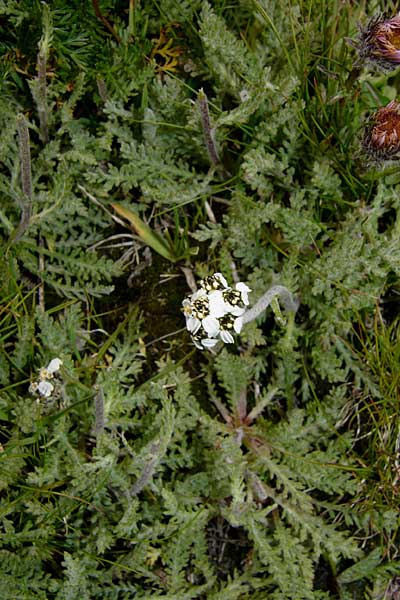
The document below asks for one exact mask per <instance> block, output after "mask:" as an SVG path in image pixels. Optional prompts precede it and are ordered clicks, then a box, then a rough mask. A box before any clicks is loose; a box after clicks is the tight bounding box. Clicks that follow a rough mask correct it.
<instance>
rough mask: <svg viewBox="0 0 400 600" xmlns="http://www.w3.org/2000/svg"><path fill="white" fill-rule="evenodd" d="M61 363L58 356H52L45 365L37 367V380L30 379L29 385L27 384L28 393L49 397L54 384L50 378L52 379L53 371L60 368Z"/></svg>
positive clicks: (55, 371)
mask: <svg viewBox="0 0 400 600" xmlns="http://www.w3.org/2000/svg"><path fill="white" fill-rule="evenodd" d="M62 364H63V363H62V360H61V359H60V358H53V360H51V361H50V362H49V364H48V365H47V367H42V368H41V369H39V380H38V381H32V383H31V385H30V386H29V391H30V393H31V394H39V396H44V397H45V398H49V397H50V396H51V394H52V393H53V391H54V385H53V384H52V383H51V381H50V380H51V379H54V375H55V373H57V372H58V371H59V370H60V367H61V365H62Z"/></svg>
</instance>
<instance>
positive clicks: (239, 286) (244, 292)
mask: <svg viewBox="0 0 400 600" xmlns="http://www.w3.org/2000/svg"><path fill="white" fill-rule="evenodd" d="M235 287H236V289H237V290H238V292H241V294H242V300H243V302H244V303H245V304H246V305H247V304H248V303H249V299H248V297H247V295H248V293H249V292H251V289H250V288H249V287H248V286H247V285H246V284H245V283H243V282H242V281H239V283H237V284H236V286H235Z"/></svg>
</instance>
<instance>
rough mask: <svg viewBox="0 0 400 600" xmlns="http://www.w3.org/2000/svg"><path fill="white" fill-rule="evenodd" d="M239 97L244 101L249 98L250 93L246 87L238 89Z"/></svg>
mask: <svg viewBox="0 0 400 600" xmlns="http://www.w3.org/2000/svg"><path fill="white" fill-rule="evenodd" d="M239 98H240V100H241V102H246V100H249V98H250V94H249V92H248V91H247V90H246V89H243V90H240V92H239Z"/></svg>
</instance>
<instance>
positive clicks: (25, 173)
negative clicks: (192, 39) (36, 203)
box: [12, 113, 32, 242]
mask: <svg viewBox="0 0 400 600" xmlns="http://www.w3.org/2000/svg"><path fill="white" fill-rule="evenodd" d="M17 128H18V146H19V157H20V169H21V187H22V193H23V199H22V214H21V220H20V223H19V225H18V227H17V228H16V230H15V233H14V235H13V236H12V238H13V241H14V242H17V241H18V240H19V239H20V238H21V237H22V236H23V234H24V233H25V231H26V230H27V228H28V225H29V221H30V218H31V212H32V176H31V150H30V140H29V130H28V124H27V121H26V119H25V117H24V115H23V114H21V113H20V114H19V115H18V116H17Z"/></svg>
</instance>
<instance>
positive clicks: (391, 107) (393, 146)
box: [362, 100, 400, 162]
mask: <svg viewBox="0 0 400 600" xmlns="http://www.w3.org/2000/svg"><path fill="white" fill-rule="evenodd" d="M362 146H363V148H364V151H365V152H366V153H367V154H368V156H369V157H370V158H371V159H372V160H373V161H375V162H380V161H382V160H393V159H398V158H400V103H399V102H396V101H395V100H392V101H391V102H389V104H388V105H387V106H383V107H382V108H380V109H379V110H378V111H377V112H376V113H374V114H373V115H371V116H370V118H369V119H368V122H367V125H366V128H365V132H364V137H363V140H362Z"/></svg>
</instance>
